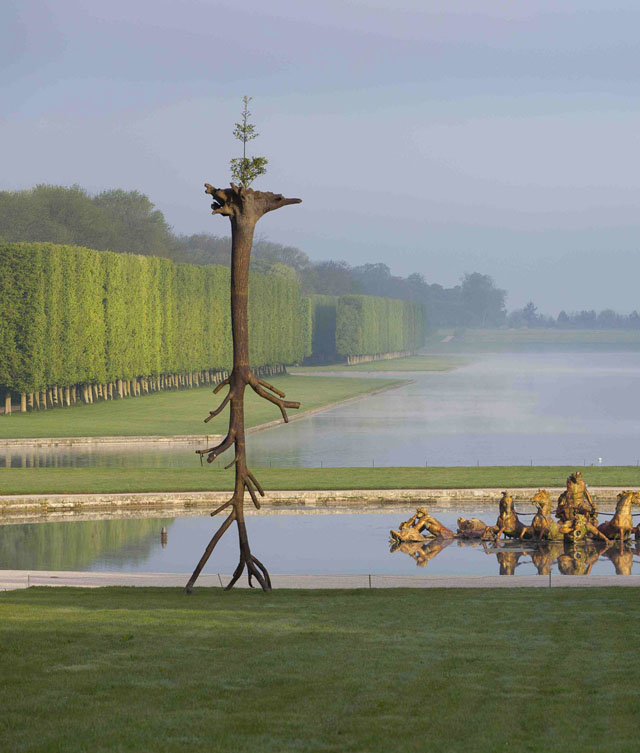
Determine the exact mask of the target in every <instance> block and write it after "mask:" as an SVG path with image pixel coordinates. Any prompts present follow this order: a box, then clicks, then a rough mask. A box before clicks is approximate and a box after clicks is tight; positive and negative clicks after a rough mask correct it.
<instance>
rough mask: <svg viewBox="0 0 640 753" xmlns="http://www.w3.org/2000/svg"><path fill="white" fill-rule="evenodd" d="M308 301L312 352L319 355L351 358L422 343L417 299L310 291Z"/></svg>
mask: <svg viewBox="0 0 640 753" xmlns="http://www.w3.org/2000/svg"><path fill="white" fill-rule="evenodd" d="M310 301H311V329H312V344H313V348H312V352H313V355H314V356H317V357H319V358H322V359H327V358H331V357H333V356H336V355H337V356H341V357H343V358H346V359H347V360H348V361H354V360H358V359H360V358H362V357H365V358H369V357H376V356H382V355H385V354H394V355H395V354H400V353H411V352H414V351H416V350H417V349H418V348H420V347H421V346H422V345H424V339H425V329H426V319H425V311H424V307H423V305H422V304H420V303H417V302H414V301H403V300H400V299H398V298H381V297H379V296H371V295H344V296H329V295H314V296H311V298H310Z"/></svg>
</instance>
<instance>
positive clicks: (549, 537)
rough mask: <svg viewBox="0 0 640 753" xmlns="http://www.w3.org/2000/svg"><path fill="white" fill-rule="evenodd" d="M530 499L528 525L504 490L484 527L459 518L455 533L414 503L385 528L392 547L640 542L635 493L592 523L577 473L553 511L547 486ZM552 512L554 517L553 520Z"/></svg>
mask: <svg viewBox="0 0 640 753" xmlns="http://www.w3.org/2000/svg"><path fill="white" fill-rule="evenodd" d="M531 502H532V504H533V505H535V506H536V508H537V512H536V514H535V515H534V517H533V520H532V521H531V524H530V525H528V526H527V525H525V524H524V523H522V522H521V521H520V519H519V518H518V514H517V512H516V510H515V507H514V504H513V498H512V496H511V495H510V494H509V492H507V491H504V492H503V493H502V497H501V498H500V502H499V513H498V519H497V520H496V524H495V525H493V526H489V525H486V523H483V521H481V520H479V519H478V518H462V517H461V518H458V529H457V531H456V533H454V532H453V531H451V530H450V529H449V528H447V527H446V526H445V525H443V524H442V523H440V521H438V520H436V518H434V517H433V516H432V515H431V514H430V513H429V512H428V511H427V510H426V509H425V508H423V507H419V508H418V509H417V510H416V513H415V515H413V516H412V517H411V518H409V520H406V521H405V522H404V523H401V525H400V527H399V528H398V530H392V531H391V532H390V533H391V542H392V544H393V545H395V546H396V547H397V546H399V545H400V544H403V543H407V544H409V543H415V544H420V543H424V542H425V541H427V539H433V538H435V539H453V538H458V539H482V540H486V539H493V540H498V539H500V537H501V536H504V537H506V538H512V539H515V538H517V539H520V540H522V539H537V540H538V541H543V540H546V541H566V542H568V543H570V544H575V543H578V542H580V541H582V540H584V539H585V538H591V539H601V540H602V541H604V542H605V543H609V542H610V540H611V539H619V540H620V541H625V540H627V539H628V538H630V537H631V535H635V538H636V540H640V524H638V525H637V526H635V527H634V525H633V518H632V515H631V505H634V504H635V505H640V492H634V491H625V492H621V493H620V494H619V495H618V502H617V506H616V511H615V514H614V516H613V518H612V519H611V520H608V521H605V522H604V523H601V524H600V525H597V522H598V508H597V506H596V504H595V502H594V501H593V499H592V497H591V495H590V494H589V491H588V489H587V486H586V484H585V482H584V481H583V479H582V474H581V473H580V471H576V472H575V473H572V474H571V475H570V476H569V477H568V478H567V489H566V491H564V492H563V493H562V494H561V495H560V497H559V498H558V505H557V508H556V509H555V510H553V509H552V502H551V495H550V494H549V492H548V491H547V490H546V489H539V490H538V491H537V492H536V494H534V496H533V497H532V499H531ZM553 513H555V516H556V518H557V520H554V519H553V517H552V515H553Z"/></svg>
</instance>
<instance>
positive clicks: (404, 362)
mask: <svg viewBox="0 0 640 753" xmlns="http://www.w3.org/2000/svg"><path fill="white" fill-rule="evenodd" d="M468 363H469V359H467V358H455V357H454V358H448V357H446V356H407V357H406V358H391V359H388V360H387V359H385V360H384V361H370V362H368V363H357V364H355V365H354V366H347V365H346V364H345V363H334V364H330V365H328V366H297V367H295V368H291V369H290V370H289V371H290V372H291V373H292V374H322V372H326V371H453V370H454V369H459V368H460V367H461V366H465V365H466V364H468Z"/></svg>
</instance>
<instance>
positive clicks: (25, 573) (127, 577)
mask: <svg viewBox="0 0 640 753" xmlns="http://www.w3.org/2000/svg"><path fill="white" fill-rule="evenodd" d="M189 577H190V573H120V572H115V573H106V572H71V571H55V570H54V571H51V570H0V590H4V591H9V590H15V589H21V588H29V587H31V586H73V587H81V588H99V587H104V586H134V587H165V588H184V586H185V584H186V583H187V581H188V580H189ZM230 580H231V575H230V574H228V573H203V574H202V575H200V577H199V578H198V582H197V584H196V589H198V588H217V589H220V590H221V589H222V587H223V586H225V585H226V584H227V583H228V582H229V581H230ZM271 581H272V583H273V587H274V589H289V588H304V589H318V588H326V589H336V588H338V589H340V588H344V589H356V588H357V589H370V588H371V589H372V588H576V587H578V588H598V587H600V588H602V587H611V586H626V587H629V586H632V587H634V586H635V587H637V586H640V575H553V576H546V575H511V576H509V575H438V576H421V575H375V574H371V575H369V574H361V575H346V574H345V575H278V574H275V575H274V574H271ZM235 587H236V588H247V587H248V582H247V578H246V576H243V577H242V578H241V579H240V581H238V583H237V584H236V586H235ZM185 598H187V597H186V596H185Z"/></svg>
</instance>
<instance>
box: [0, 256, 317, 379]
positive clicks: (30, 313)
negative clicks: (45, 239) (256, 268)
mask: <svg viewBox="0 0 640 753" xmlns="http://www.w3.org/2000/svg"><path fill="white" fill-rule="evenodd" d="M229 275H230V272H229V269H227V268H226V267H218V266H192V265H188V264H174V263H173V262H171V261H169V260H168V259H163V258H159V257H153V256H134V255H132V254H119V253H111V252H108V251H93V250H90V249H86V248H79V247H76V246H60V245H54V244H48V243H8V244H0V385H2V386H4V387H5V388H8V389H10V390H13V391H15V392H25V393H30V392H34V391H38V390H44V389H47V388H49V387H52V386H59V387H66V386H71V385H76V384H82V383H85V384H103V383H110V382H114V381H116V380H118V379H124V380H130V379H136V378H139V377H154V376H158V375H162V374H187V373H191V372H198V371H202V370H205V369H212V368H217V369H228V368H229V367H230V366H231V359H232V349H231V315H230V306H229V284H230V280H229ZM250 284H251V296H250V299H249V330H250V337H251V361H252V364H253V365H255V366H260V365H266V364H279V363H293V362H296V361H300V360H302V359H303V358H304V357H305V356H307V355H309V354H310V343H311V325H310V306H309V303H308V302H307V301H305V300H304V299H302V297H301V295H300V289H299V286H298V284H297V282H296V281H295V280H292V279H286V278H283V277H278V276H268V275H258V274H254V275H252V276H251V283H250Z"/></svg>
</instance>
